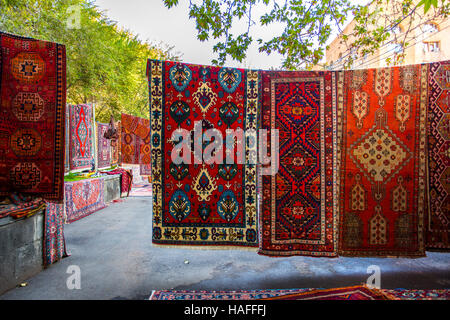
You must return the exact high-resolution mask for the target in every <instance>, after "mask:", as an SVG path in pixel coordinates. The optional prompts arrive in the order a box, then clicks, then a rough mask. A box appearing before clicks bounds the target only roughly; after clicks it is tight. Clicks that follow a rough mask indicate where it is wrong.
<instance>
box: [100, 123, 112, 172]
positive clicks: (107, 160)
mask: <svg viewBox="0 0 450 320" xmlns="http://www.w3.org/2000/svg"><path fill="white" fill-rule="evenodd" d="M107 130H108V124H105V123H100V122H97V161H98V162H97V168H99V169H102V168H108V167H110V166H111V140H109V139H106V138H105V137H104V134H105V132H106V131H107Z"/></svg>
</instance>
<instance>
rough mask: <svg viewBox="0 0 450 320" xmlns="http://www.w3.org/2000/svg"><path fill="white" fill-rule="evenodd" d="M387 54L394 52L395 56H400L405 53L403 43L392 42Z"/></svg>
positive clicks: (388, 46)
mask: <svg viewBox="0 0 450 320" xmlns="http://www.w3.org/2000/svg"><path fill="white" fill-rule="evenodd" d="M386 52H392V53H394V54H400V53H402V52H403V46H402V44H401V43H395V42H391V43H389V44H388V45H387V48H386Z"/></svg>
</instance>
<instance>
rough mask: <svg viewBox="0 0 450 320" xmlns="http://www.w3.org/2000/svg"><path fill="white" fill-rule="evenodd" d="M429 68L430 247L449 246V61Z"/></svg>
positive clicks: (427, 228) (428, 233) (428, 227)
mask: <svg viewBox="0 0 450 320" xmlns="http://www.w3.org/2000/svg"><path fill="white" fill-rule="evenodd" d="M429 68H430V70H429V83H428V97H429V103H428V174H429V180H428V186H429V193H428V198H429V206H428V212H427V219H426V220H427V221H426V232H427V248H433V249H450V61H445V62H437V63H432V64H430V67H429Z"/></svg>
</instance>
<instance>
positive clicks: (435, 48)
mask: <svg viewBox="0 0 450 320" xmlns="http://www.w3.org/2000/svg"><path fill="white" fill-rule="evenodd" d="M423 51H424V52H425V53H431V52H439V51H440V50H439V42H438V41H433V42H424V43H423Z"/></svg>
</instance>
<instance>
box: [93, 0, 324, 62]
mask: <svg viewBox="0 0 450 320" xmlns="http://www.w3.org/2000/svg"><path fill="white" fill-rule="evenodd" d="M94 2H95V4H96V5H97V6H98V7H99V9H100V10H102V11H105V14H106V15H107V16H108V17H109V18H110V19H112V20H114V21H116V22H117V23H118V25H119V26H120V27H123V28H125V29H128V30H130V31H131V32H132V33H133V34H135V35H138V37H139V38H140V39H141V40H144V41H145V40H147V41H150V42H153V43H160V42H163V43H165V44H167V45H169V46H174V51H175V52H180V53H182V57H181V60H182V61H183V62H186V63H194V64H211V60H212V59H214V58H217V55H215V53H214V52H213V46H214V44H215V42H214V41H206V42H201V41H200V40H198V39H197V30H196V29H195V21H194V20H193V19H189V16H188V12H189V8H188V3H189V1H187V0H180V1H179V2H180V3H179V4H178V6H176V7H173V8H171V9H170V10H169V9H168V8H166V7H165V6H164V4H163V1H162V0H126V1H124V0H95V1H94ZM255 10H256V11H255V12H254V13H253V14H254V16H256V17H258V16H259V15H261V14H262V13H263V12H264V11H265V10H268V7H265V6H264V5H259V6H258V7H256V8H255ZM255 20H256V19H255ZM243 30H246V25H245V23H244V22H243V23H242V24H238V25H237V26H236V29H235V30H233V31H234V33H235V34H237V32H238V31H239V33H241V32H242V31H243ZM282 30H283V27H282V25H270V26H267V27H261V26H255V27H252V30H251V35H252V37H253V39H258V38H262V39H263V40H269V39H271V38H272V37H273V36H275V35H277V34H280V33H281V32H282ZM330 40H332V39H330ZM255 42H256V41H254V43H253V44H252V45H251V46H250V48H249V51H248V52H247V58H246V59H245V61H243V62H242V63H239V62H238V61H235V60H232V59H231V58H228V59H227V61H226V65H227V66H229V67H238V68H253V69H270V68H277V69H279V68H281V64H282V60H283V58H282V56H281V55H279V54H277V53H272V54H270V55H267V54H266V53H260V52H258V46H257V44H256V43H255Z"/></svg>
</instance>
